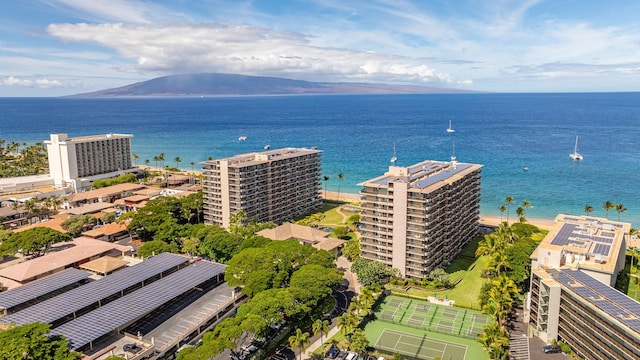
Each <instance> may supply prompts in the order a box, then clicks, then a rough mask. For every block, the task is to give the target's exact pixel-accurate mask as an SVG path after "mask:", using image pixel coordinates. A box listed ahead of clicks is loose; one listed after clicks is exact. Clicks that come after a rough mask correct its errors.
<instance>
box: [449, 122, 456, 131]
mask: <svg viewBox="0 0 640 360" xmlns="http://www.w3.org/2000/svg"><path fill="white" fill-rule="evenodd" d="M447 132H448V133H454V132H456V131H455V129H454V128H453V127H452V126H451V120H449V127H448V128H447Z"/></svg>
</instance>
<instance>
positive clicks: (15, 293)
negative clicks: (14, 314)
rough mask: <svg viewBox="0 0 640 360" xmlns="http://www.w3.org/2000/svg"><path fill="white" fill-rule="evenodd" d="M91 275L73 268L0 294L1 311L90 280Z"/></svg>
mask: <svg viewBox="0 0 640 360" xmlns="http://www.w3.org/2000/svg"><path fill="white" fill-rule="evenodd" d="M89 275H91V274H89V273H88V272H86V271H82V270H78V269H73V268H71V269H66V270H63V271H60V272H58V273H55V274H53V275H50V276H47V277H46V278H43V279H39V280H36V281H33V282H30V283H28V284H26V285H22V286H20V287H18V288H15V289H12V290H9V291H5V292H2V293H0V309H5V310H8V309H11V308H12V307H14V306H18V305H21V304H24V303H26V302H29V301H32V300H35V299H37V298H39V297H41V296H44V295H47V294H50V293H52V292H54V291H56V290H59V289H62V288H63V287H65V286H69V285H72V284H75V283H77V282H79V281H82V280H85V279H87V278H89Z"/></svg>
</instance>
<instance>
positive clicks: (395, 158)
mask: <svg viewBox="0 0 640 360" xmlns="http://www.w3.org/2000/svg"><path fill="white" fill-rule="evenodd" d="M396 161H398V157H396V143H393V156H392V157H391V163H392V164H393V165H395V164H396Z"/></svg>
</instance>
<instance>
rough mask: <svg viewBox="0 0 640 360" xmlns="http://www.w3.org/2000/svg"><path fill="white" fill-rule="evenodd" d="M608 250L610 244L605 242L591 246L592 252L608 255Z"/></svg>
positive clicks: (609, 249)
mask: <svg viewBox="0 0 640 360" xmlns="http://www.w3.org/2000/svg"><path fill="white" fill-rule="evenodd" d="M609 251H611V245H607V244H599V243H598V244H596V246H595V247H594V248H593V252H594V253H595V254H600V255H603V256H609Z"/></svg>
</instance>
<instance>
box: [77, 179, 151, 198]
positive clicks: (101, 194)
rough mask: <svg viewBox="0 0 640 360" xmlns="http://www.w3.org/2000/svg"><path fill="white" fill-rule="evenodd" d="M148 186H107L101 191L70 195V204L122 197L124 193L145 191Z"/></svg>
mask: <svg viewBox="0 0 640 360" xmlns="http://www.w3.org/2000/svg"><path fill="white" fill-rule="evenodd" d="M145 188H146V186H144V185H140V184H133V183H123V184H118V185H113V186H107V187H103V188H100V189H95V190H89V191H84V192H80V193H77V194H72V195H69V197H68V200H69V202H77V201H84V200H89V199H102V198H105V197H108V196H115V195H121V194H122V193H123V192H130V191H131V192H132V191H137V190H140V189H145Z"/></svg>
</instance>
